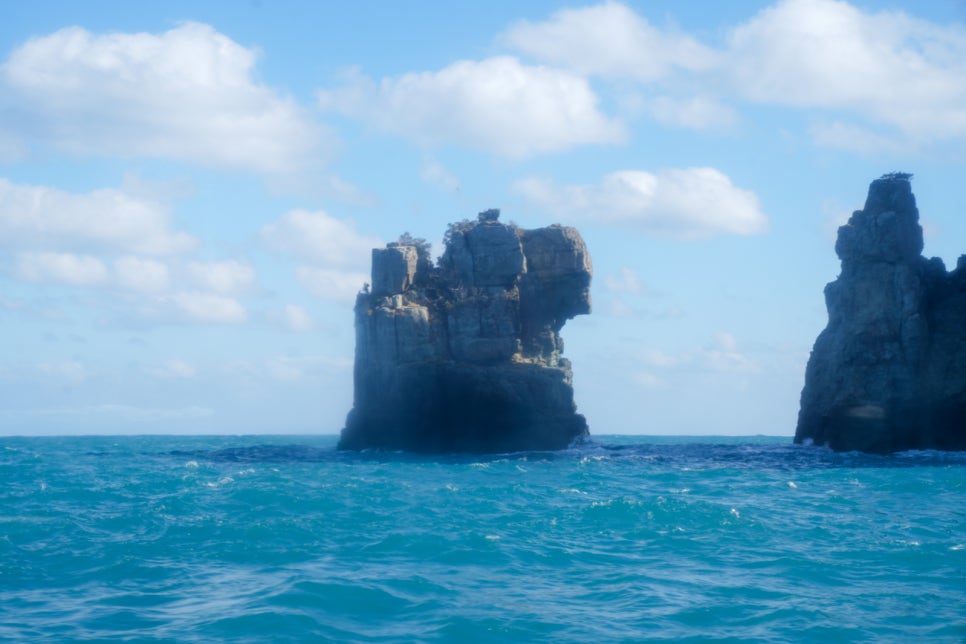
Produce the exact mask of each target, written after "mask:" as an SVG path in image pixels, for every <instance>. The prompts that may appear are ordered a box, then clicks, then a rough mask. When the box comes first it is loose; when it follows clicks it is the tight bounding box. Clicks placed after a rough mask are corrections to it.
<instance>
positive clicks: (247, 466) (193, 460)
mask: <svg viewBox="0 0 966 644" xmlns="http://www.w3.org/2000/svg"><path fill="white" fill-rule="evenodd" d="M334 445H335V438H334V437H328V436H322V437H305V436H292V437H278V436H240V437H238V436H236V437H225V436H218V437H183V436H164V437H161V436H138V437H80V438H76V437H75V438H3V437H0V481H2V486H0V641H12V642H44V641H46V642H67V641H86V640H97V641H134V642H155V641H171V642H303V641H306V642H308V641H313V642H314V641H333V642H409V641H425V642H505V641H547V642H550V641H552V642H621V641H625V642H637V641H733V642H738V641H741V642H744V641H760V642H795V641H825V642H883V641H891V642H917V641H931V642H932V641H935V642H943V641H947V642H963V641H966V454H964V453H941V452H908V453H902V454H896V455H892V456H868V455H861V454H834V453H832V452H829V451H827V450H825V449H822V448H815V447H800V446H793V445H791V444H790V439H788V438H767V437H762V438H746V437H745V438H708V437H704V438H690V439H689V438H665V437H639V436H598V437H596V438H595V442H594V443H593V444H590V445H586V446H583V447H580V448H577V449H572V450H568V451H564V452H557V453H545V452H531V453H518V454H506V455H498V456H486V457H480V456H460V457H416V456H409V455H404V454H396V453H362V454H346V453H340V452H337V451H335V449H334Z"/></svg>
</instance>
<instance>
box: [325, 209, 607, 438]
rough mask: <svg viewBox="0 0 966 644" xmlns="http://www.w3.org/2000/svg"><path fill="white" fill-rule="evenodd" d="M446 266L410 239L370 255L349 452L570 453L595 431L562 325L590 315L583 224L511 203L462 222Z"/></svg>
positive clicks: (358, 318) (359, 310)
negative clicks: (542, 224)
mask: <svg viewBox="0 0 966 644" xmlns="http://www.w3.org/2000/svg"><path fill="white" fill-rule="evenodd" d="M444 243H445V250H444V253H443V255H442V257H441V258H440V261H439V265H438V266H433V264H432V262H431V261H430V259H429V250H428V245H427V244H425V242H422V241H421V240H412V239H411V238H409V237H408V235H404V237H403V238H401V239H400V241H399V242H396V243H393V244H389V245H388V246H387V247H386V248H385V249H374V250H373V253H372V288H371V290H367V291H363V292H362V293H360V294H359V295H358V297H357V300H356V306H355V327H356V356H355V368H354V374H353V377H354V385H355V394H354V401H353V408H352V411H350V412H349V415H348V417H347V419H346V426H345V428H344V429H343V430H342V436H341V439H340V441H339V447H340V448H341V449H368V448H378V449H393V450H397V449H398V450H408V451H418V452H453V451H457V452H506V451H519V450H548V449H562V448H565V447H567V446H569V445H571V444H572V443H573V442H574V441H576V440H579V439H581V438H582V437H584V436H586V435H587V433H588V430H587V423H586V421H585V419H584V417H583V416H581V415H580V414H578V413H576V406H575V404H574V400H573V387H572V374H571V367H570V362H569V361H568V360H567V359H565V358H563V357H562V355H561V354H562V352H563V341H562V340H561V338H560V335H559V332H560V329H561V328H562V327H563V325H564V323H565V322H566V320H568V319H570V318H572V317H574V316H575V315H579V314H584V313H589V312H590V279H591V272H592V269H591V262H590V255H589V254H588V252H587V248H586V246H585V245H584V242H583V240H582V239H581V237H580V234H579V233H578V232H577V231H576V230H575V229H573V228H568V227H563V226H557V225H555V226H549V227H546V228H539V229H536V230H523V229H520V228H518V227H516V226H514V225H506V224H502V223H500V222H499V211H497V210H489V211H485V212H483V213H480V215H479V217H478V220H477V221H475V222H470V221H463V222H460V223H456V224H452V225H451V226H450V228H449V230H448V231H447V234H446V237H445V239H444Z"/></svg>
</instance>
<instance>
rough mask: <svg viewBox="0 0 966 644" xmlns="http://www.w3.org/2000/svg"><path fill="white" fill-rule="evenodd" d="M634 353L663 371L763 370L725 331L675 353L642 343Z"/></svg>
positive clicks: (748, 371) (736, 372)
mask: <svg viewBox="0 0 966 644" xmlns="http://www.w3.org/2000/svg"><path fill="white" fill-rule="evenodd" d="M634 355H635V357H636V358H637V360H638V362H639V363H640V364H642V365H644V366H646V367H649V368H650V369H651V370H652V371H659V372H662V373H675V372H676V373H681V372H690V371H699V372H710V373H726V374H743V375H744V374H755V373H761V372H762V366H761V364H759V363H758V362H757V361H756V360H755V359H753V358H752V357H751V356H749V355H747V353H746V352H744V351H742V350H741V348H740V347H739V345H738V341H737V340H736V338H735V337H734V335H732V334H731V333H728V332H726V331H721V332H718V333H716V334H715V336H714V338H713V340H712V342H711V343H710V344H708V345H707V346H703V347H697V348H692V349H687V350H684V351H680V352H677V353H667V352H665V351H661V350H660V349H654V348H650V347H645V348H642V349H639V350H637V351H636V352H635V353H634Z"/></svg>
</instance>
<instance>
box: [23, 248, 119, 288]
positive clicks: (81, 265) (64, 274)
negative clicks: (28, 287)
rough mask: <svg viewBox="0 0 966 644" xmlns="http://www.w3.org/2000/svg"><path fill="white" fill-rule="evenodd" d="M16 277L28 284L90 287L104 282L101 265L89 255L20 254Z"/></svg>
mask: <svg viewBox="0 0 966 644" xmlns="http://www.w3.org/2000/svg"><path fill="white" fill-rule="evenodd" d="M16 272H17V275H18V276H19V277H20V278H21V279H24V280H27V281H30V282H54V283H60V284H68V285H70V286H92V285H95V284H103V283H104V282H106V281H107V278H108V275H109V273H108V270H107V267H106V266H105V265H104V263H103V262H102V261H101V260H99V259H97V258H96V257H91V256H89V255H73V254H71V253H21V254H20V255H19V256H18V257H17V270H16Z"/></svg>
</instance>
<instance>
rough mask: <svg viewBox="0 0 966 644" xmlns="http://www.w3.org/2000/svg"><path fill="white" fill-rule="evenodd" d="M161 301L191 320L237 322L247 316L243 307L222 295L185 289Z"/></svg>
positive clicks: (236, 301)
mask: <svg viewBox="0 0 966 644" xmlns="http://www.w3.org/2000/svg"><path fill="white" fill-rule="evenodd" d="M162 303H163V304H168V305H172V306H173V307H174V309H175V310H176V311H177V312H178V313H179V314H180V316H181V317H182V318H183V319H186V320H188V321H191V322H213V323H223V324H239V323H241V322H244V321H245V319H246V318H247V315H246V313H245V307H244V306H242V304H241V303H240V302H239V301H238V300H236V299H234V298H231V297H227V296H224V295H215V294H212V293H204V292H200V291H185V292H179V293H175V294H173V295H171V296H168V297H165V298H163V299H162Z"/></svg>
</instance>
